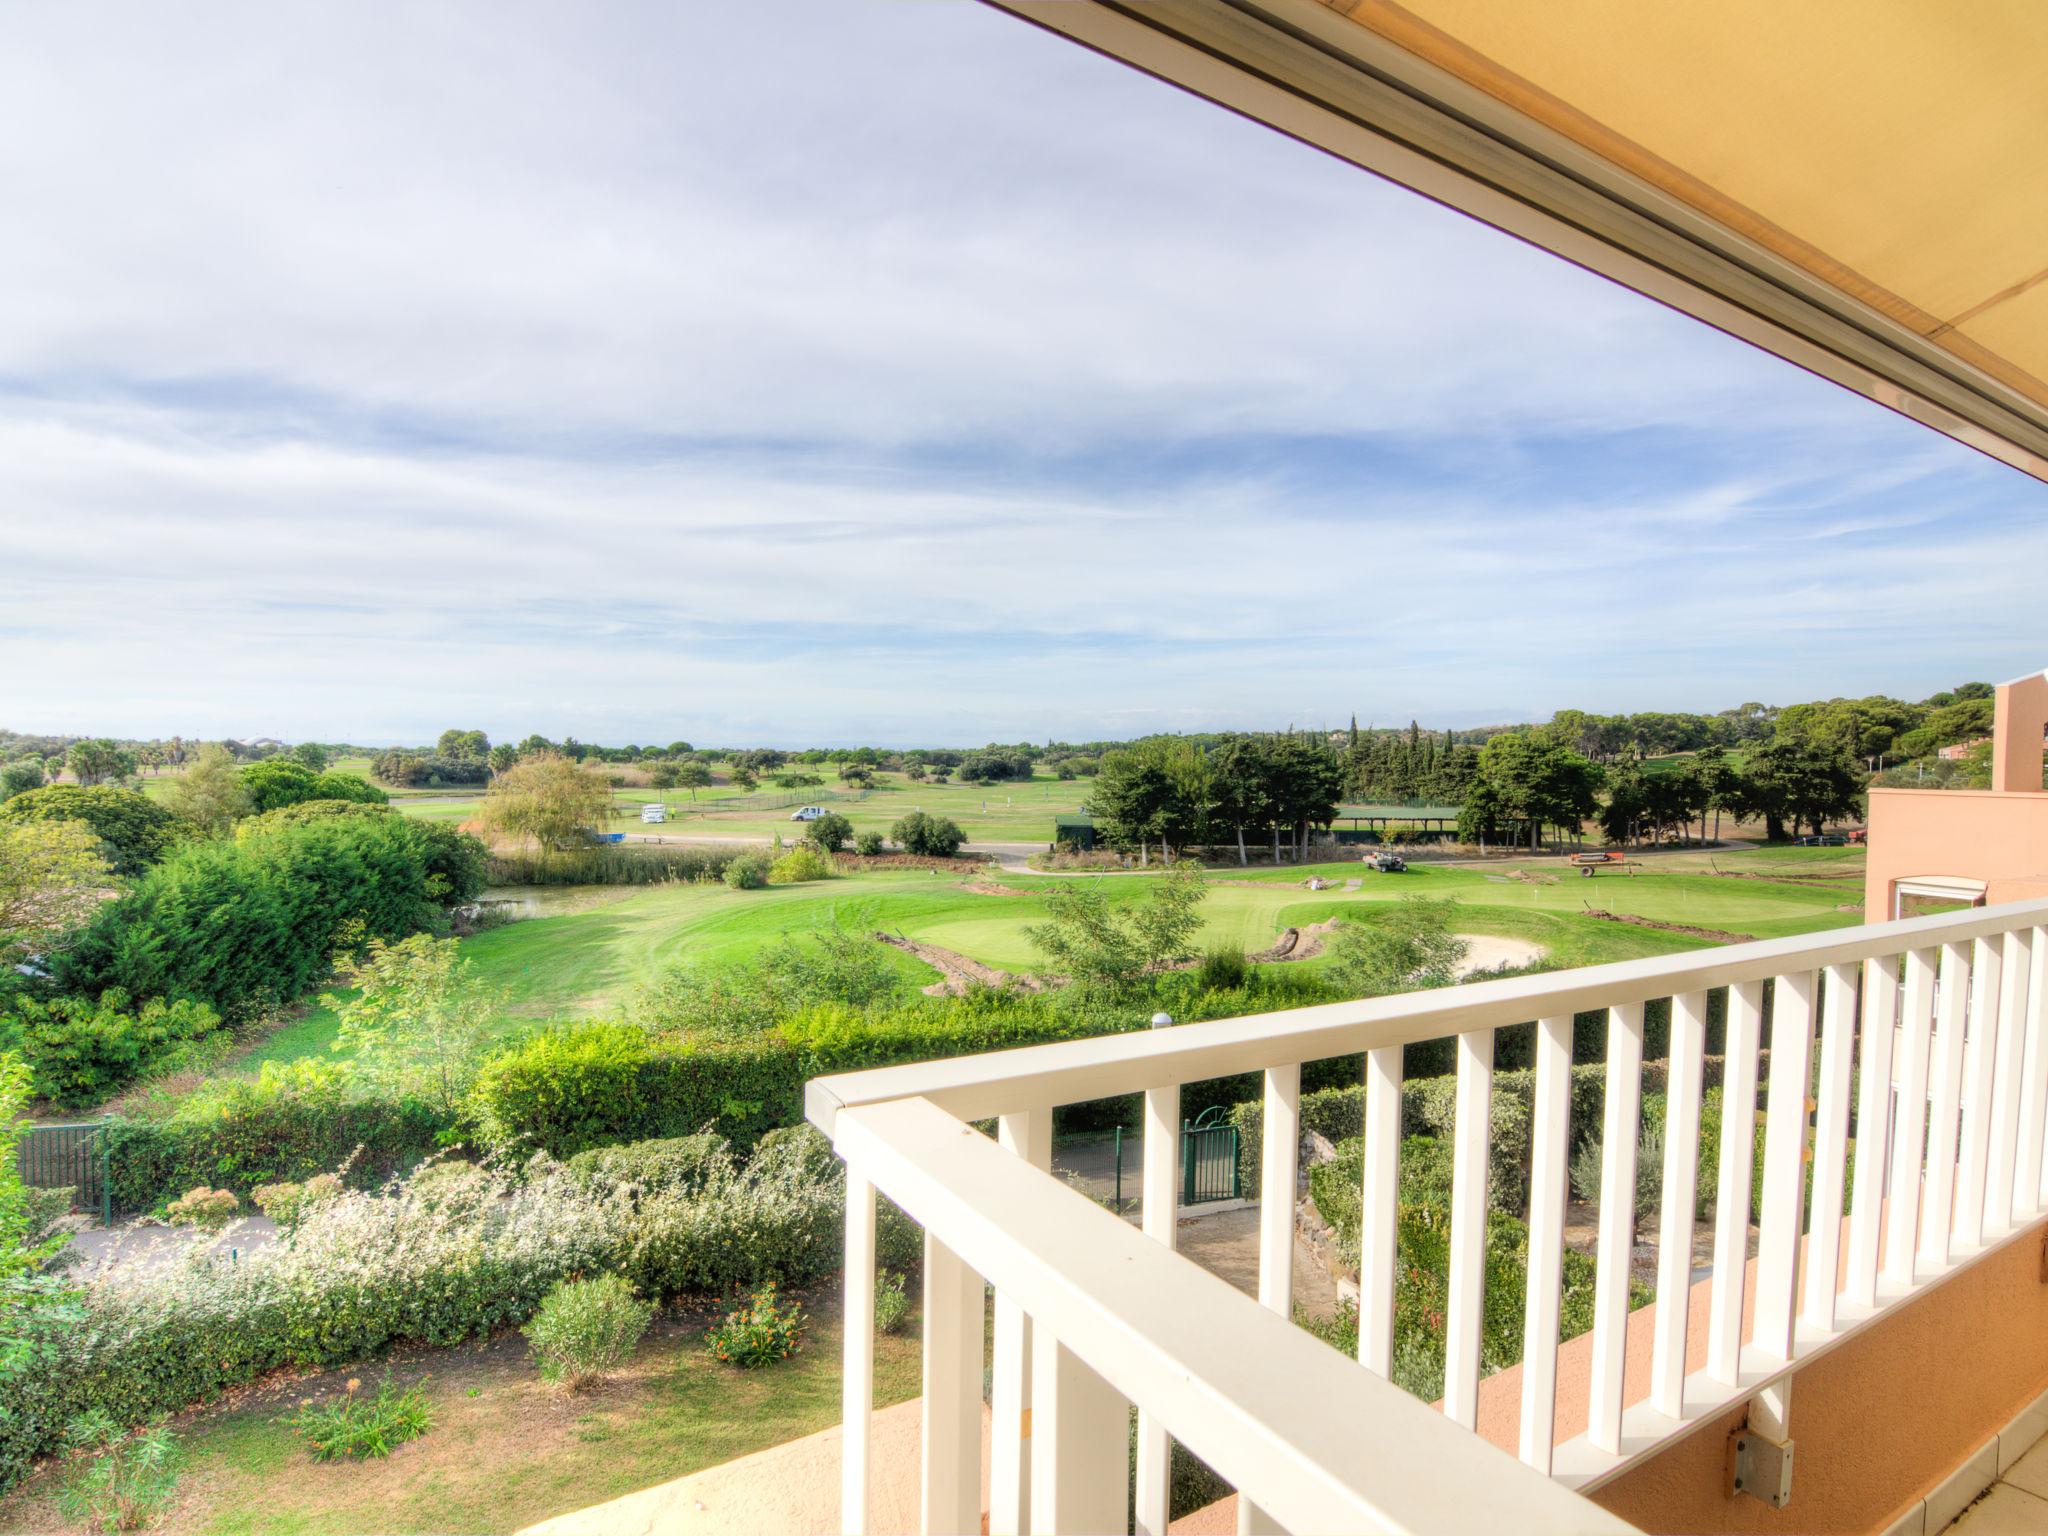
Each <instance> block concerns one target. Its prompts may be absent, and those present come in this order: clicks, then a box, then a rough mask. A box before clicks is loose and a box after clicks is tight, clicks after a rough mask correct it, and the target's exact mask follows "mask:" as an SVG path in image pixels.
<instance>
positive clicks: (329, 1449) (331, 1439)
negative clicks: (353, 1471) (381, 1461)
mask: <svg viewBox="0 0 2048 1536" xmlns="http://www.w3.org/2000/svg"><path fill="white" fill-rule="evenodd" d="M361 1394H362V1383H361V1382H360V1381H355V1380H351V1381H350V1382H349V1384H348V1386H347V1388H346V1389H345V1390H344V1391H343V1392H342V1395H341V1396H340V1397H338V1398H334V1399H332V1400H331V1401H328V1402H324V1403H308V1404H307V1405H306V1406H305V1407H304V1408H301V1409H300V1410H299V1411H298V1412H297V1413H295V1414H293V1415H292V1428H294V1429H296V1430H297V1431H298V1432H299V1435H300V1437H301V1438H302V1439H304V1440H305V1442H306V1447H307V1449H308V1450H310V1451H311V1452H312V1453H313V1459H314V1460H315V1461H344V1460H346V1461H370V1460H373V1459H377V1458H381V1457H385V1456H389V1455H390V1454H391V1453H392V1452H393V1451H394V1450H396V1449H398V1447H399V1446H401V1445H404V1444H405V1443H406V1442H407V1441H408V1440H417V1439H419V1437H420V1436H421V1435H424V1434H425V1433H426V1432H427V1431H428V1430H429V1429H430V1428H432V1427H433V1422H434V1411H433V1409H432V1407H431V1406H430V1405H429V1404H428V1402H427V1394H426V1393H425V1392H423V1391H421V1390H420V1389H419V1388H418V1387H407V1388H406V1389H405V1390H404V1391H403V1392H400V1391H396V1390H394V1389H393V1387H392V1385H391V1378H390V1377H389V1376H386V1377H385V1378H384V1381H383V1384H382V1385H380V1386H379V1387H378V1388H377V1395H376V1396H375V1397H364V1396H362V1395H361Z"/></svg>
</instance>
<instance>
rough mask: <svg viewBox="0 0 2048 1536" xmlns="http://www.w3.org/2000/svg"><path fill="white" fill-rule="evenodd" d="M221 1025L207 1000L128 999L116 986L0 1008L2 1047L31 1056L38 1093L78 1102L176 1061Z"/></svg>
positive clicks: (186, 1056)
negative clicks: (137, 1002)
mask: <svg viewBox="0 0 2048 1536" xmlns="http://www.w3.org/2000/svg"><path fill="white" fill-rule="evenodd" d="M220 1027H221V1020H220V1015H219V1014H217V1013H215V1012H214V1011H213V1010H212V1009H211V1008H209V1007H207V1006H206V1004H204V1003H198V1002H190V1001H187V1000H184V999H177V1000H172V1001H166V1000H165V999H163V998H160V997H153V998H150V999H149V1000H148V1001H147V1002H144V1003H142V1004H141V1005H140V1006H139V1007H138V1006H131V1004H130V1002H129V998H128V994H127V993H126V992H123V991H121V990H120V989H119V988H118V987H116V988H110V989H109V990H107V991H105V992H102V993H101V994H100V996H99V1000H98V1001H97V1002H95V1001H93V1000H92V999H91V998H87V997H55V998H51V999H50V1000H49V1001H48V1002H38V1001H37V1000H36V999H35V998H33V997H29V996H26V995H23V996H19V997H15V998H12V999H9V1000H8V1001H7V1002H6V1004H5V1006H4V1009H0V1050H9V1051H14V1052H16V1053H17V1054H18V1055H20V1057H21V1058H22V1060H23V1061H25V1062H27V1063H28V1067H29V1071H30V1073H31V1074H32V1075H33V1077H34V1081H35V1091H36V1093H37V1094H39V1095H40V1096H41V1097H43V1098H45V1099H48V1100H49V1101H50V1102H51V1103H53V1104H62V1105H67V1106H71V1107H82V1106H85V1105H88V1104H96V1103H98V1102H99V1101H100V1100H102V1099H104V1098H106V1097H107V1096H108V1095H110V1094H113V1093H117V1092H119V1091H120V1090H121V1089H123V1088H125V1087H127V1086H128V1085H129V1084H130V1083H132V1082H134V1081H135V1080H136V1079H137V1078H139V1077H144V1076H148V1075H150V1074H153V1073H157V1072H161V1071H165V1070H169V1069H172V1068H174V1067H176V1066H178V1065H179V1064H181V1063H182V1062H184V1061H186V1060H188V1059H189V1058H190V1051H189V1049H188V1048H189V1047H191V1046H193V1045H196V1044H198V1043H199V1042H201V1041H204V1040H206V1039H208V1038H209V1037H210V1036H212V1035H213V1034H214V1033H215V1032H216V1031H218V1030H219V1029H220Z"/></svg>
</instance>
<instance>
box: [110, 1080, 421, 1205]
mask: <svg viewBox="0 0 2048 1536" xmlns="http://www.w3.org/2000/svg"><path fill="white" fill-rule="evenodd" d="M446 1128H447V1127H446V1126H445V1123H444V1122H443V1120H442V1119H441V1117H440V1116H439V1115H438V1114H437V1113H436V1112H435V1111H434V1109H433V1108H432V1107H431V1106H430V1105H428V1104H426V1103H425V1102H424V1101H422V1100H419V1099H412V1098H396V1099H394V1098H386V1097H382V1096H378V1095H369V1094H364V1093H363V1092H362V1091H361V1090H360V1088H359V1087H358V1086H357V1085H356V1084H355V1083H354V1082H353V1081H352V1080H351V1078H350V1076H349V1074H348V1072H347V1069H346V1068H343V1067H341V1066H338V1065H336V1064H334V1063H331V1062H325V1061H318V1060H311V1061H296V1062H292V1063H290V1064H289V1065H284V1066H280V1065H278V1064H276V1063H266V1064H265V1065H264V1067H263V1069H262V1071H261V1072H260V1073H259V1075H258V1076H257V1077H255V1078H253V1079H250V1078H223V1079H219V1080H217V1081H214V1082H211V1083H208V1084H206V1085H205V1086H203V1087H201V1088H200V1089H199V1090H198V1091H196V1092H195V1093H192V1094H190V1095H188V1096H187V1097H186V1098H184V1099H182V1100H180V1101H179V1102H178V1104H177V1105H176V1107H175V1108H174V1109H172V1110H171V1111H170V1112H169V1113H167V1114H164V1115H162V1116H160V1117H155V1118H142V1117H130V1116H114V1117H112V1118H111V1119H109V1120H108V1121H107V1123H106V1126H105V1129H104V1130H103V1131H102V1132H101V1136H102V1138H103V1141H102V1144H103V1145H104V1147H105V1148H106V1153H107V1165H108V1169H109V1176H110V1184H111V1195H112V1199H113V1204H114V1207H115V1209H116V1210H122V1211H138V1210H150V1209H152V1208H154V1207H155V1206H156V1205H158V1204H159V1203H161V1202H162V1201H164V1200H167V1199H170V1198H172V1197H174V1196H176V1195H178V1194H179V1193H181V1192H183V1191H184V1190H187V1189H190V1188H191V1187H192V1186H193V1185H195V1184H210V1185H215V1186H218V1187H220V1188H223V1189H229V1190H234V1191H236V1192H238V1193H239V1192H247V1191H250V1190H253V1189H254V1188H255V1187H256V1186H257V1185H259V1184H278V1183H284V1182H290V1181H298V1180H304V1179H309V1178H311V1177H313V1176H314V1175H316V1174H320V1173H325V1172H329V1171H331V1170H333V1169H336V1168H339V1167H340V1166H341V1165H342V1164H343V1163H344V1162H349V1161H350V1160H351V1159H353V1162H352V1163H351V1173H352V1175H353V1176H354V1177H355V1178H357V1179H359V1180H361V1181H364V1182H373V1181H375V1180H378V1179H382V1178H385V1177H387V1176H389V1175H390V1174H392V1173H394V1172H396V1171H398V1170H399V1169H400V1168H403V1167H405V1166H408V1165H409V1164H411V1163H414V1162H417V1161H419V1160H420V1159H421V1158H423V1157H426V1156H428V1155H430V1154H431V1153H432V1152H434V1151H435V1150H436V1148H437V1146H438V1145H439V1141H440V1137H441V1133H442V1132H443V1131H444V1130H445V1129H446ZM358 1149H360V1150H358Z"/></svg>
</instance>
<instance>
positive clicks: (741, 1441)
mask: <svg viewBox="0 0 2048 1536" xmlns="http://www.w3.org/2000/svg"><path fill="white" fill-rule="evenodd" d="M807 1310H810V1311H812V1314H813V1316H812V1328H811V1332H810V1335H809V1337H808V1339H807V1340H806V1342H805V1345H804V1348H803V1351H802V1352H801V1353H800V1354H798V1355H797V1356H795V1357H794V1358H793V1359H790V1360H786V1361H783V1362H781V1363H780V1364H778V1365H773V1366H767V1367H764V1368H762V1369H760V1370H755V1371H737V1370H734V1369H732V1368H731V1367H729V1366H721V1365H719V1364H717V1363H716V1362H715V1361H713V1360H712V1359H711V1358H710V1356H709V1355H707V1354H706V1353H705V1352H704V1346H703V1339H704V1320H703V1317H702V1316H701V1315H684V1316H680V1317H669V1318H664V1319H662V1320H660V1321H658V1322H657V1323H656V1325H655V1328H654V1330H653V1332H651V1333H650V1334H649V1336H648V1338H647V1340H646V1341H645V1342H644V1343H643V1344H642V1345H641V1347H640V1350H639V1352H638V1354H637V1355H636V1356H635V1358H634V1359H633V1361H632V1362H631V1363H630V1364H629V1365H628V1366H627V1368H626V1369H625V1371H623V1372H622V1373H621V1374H620V1375H619V1376H618V1377H617V1378H616V1379H614V1380H613V1381H611V1382H608V1383H606V1384H604V1385H602V1386H600V1387H598V1388H597V1389H595V1390H593V1391H591V1392H589V1393H586V1394H583V1395H581V1396H575V1397H572V1396H569V1395H567V1394H564V1393H561V1392H558V1391H555V1390H554V1389H552V1388H550V1387H548V1386H546V1385H545V1384H543V1383H542V1382H541V1381H540V1379H539V1376H538V1375H537V1373H536V1372H535V1370H534V1368H533V1366H532V1364H531V1363H530V1362H529V1360H528V1358H527V1351H526V1344H525V1341H524V1340H523V1339H522V1338H521V1337H520V1336H519V1335H518V1334H516V1333H511V1334H505V1335H501V1336H500V1337H498V1338H497V1339H494V1340H492V1341H491V1342H490V1343H488V1344H484V1345H481V1346H477V1345H469V1346H464V1347H461V1348H457V1349H447V1350H432V1349H422V1350H416V1351H408V1352H403V1353H400V1354H398V1355H394V1356H393V1357H392V1358H391V1359H390V1360H389V1361H388V1362H385V1361H379V1362H377V1363H375V1364H374V1365H371V1364H365V1365H359V1366H355V1367H351V1368H345V1369H341V1370H336V1371H329V1372H326V1373H324V1374H322V1375H319V1376H314V1377H309V1378H304V1379H300V1380H287V1379H276V1380H273V1381H271V1382H269V1383H266V1384H262V1385H259V1386H257V1387H255V1388H254V1389H252V1390H251V1391H249V1392H247V1393H243V1394H240V1395H239V1396H238V1397H237V1399H236V1400H235V1401H233V1402H232V1403H229V1404H224V1405H219V1406H216V1407H213V1408H208V1409H202V1410H199V1411H197V1412H195V1413H192V1414H189V1415H187V1416H186V1417H185V1418H184V1419H183V1420H182V1421H181V1422H180V1423H179V1424H178V1425H177V1426H176V1428H177V1430H178V1433H179V1437H180V1439H181V1440H182V1442H183V1444H184V1448H185V1451H186V1454H187V1457H188V1469H187V1472H186V1475H185V1479H184V1485H183V1492H182V1494H181V1497H180V1499H179V1502H178V1504H177V1506H176V1507H175V1508H174V1509H173V1510H172V1511H171V1512H170V1514H169V1515H168V1516H167V1518H166V1519H165V1520H164V1521H163V1522H162V1523H161V1524H159V1525H156V1526H153V1527H151V1529H152V1530H154V1531H159V1532H163V1533H166V1536H200V1533H204V1536H354V1533H356V1532H360V1531H364V1530H371V1529H374V1530H377V1531H380V1532H390V1533H394V1536H399V1533H426V1532H438V1531H474V1532H501V1531H513V1530H517V1529H519V1528H520V1527H521V1526H524V1525H528V1524H530V1523H532V1522H534V1521H536V1520H541V1519H545V1518H546V1517H547V1516H549V1515H556V1514H563V1513H566V1512H567V1511H569V1510H573V1509H580V1508H582V1507H584V1506H585V1505H589V1504H595V1503H599V1502H601V1501H603V1500H605V1499H610V1498H616V1497H618V1496H619V1495H621V1494H626V1493H632V1492H635V1491H636V1490H638V1489H641V1488H646V1487H650V1486H652V1485H654V1484H656V1483H663V1482H667V1481H669V1480H670V1479H671V1478H677V1477H682V1476H685V1475H686V1474H688V1473H691V1472H695V1471H698V1470H700V1469H702V1468H705V1467H713V1466H717V1465H719V1464H721V1463H723V1462H727V1461H730V1460H732V1459H733V1458H734V1457H736V1456H745V1455H749V1454H751V1453H752V1452H754V1451H759V1450H765V1449H767V1448H768V1447H769V1446H773V1445H780V1444H782V1443H783V1442H784V1441H786V1440H793V1439H796V1438H797V1437H799V1436H801V1435H807V1434H811V1433H812V1432H814V1431H816V1430H820V1429H824V1428H827V1427H828V1426H830V1425H833V1424H836V1423H838V1422H839V1351H840V1332H839V1320H838V1315H837V1299H836V1297H833V1296H830V1295H825V1294H820V1295H819V1296H817V1297H815V1298H811V1299H809V1304H808V1306H807ZM387 1365H388V1367H389V1369H390V1371H391V1375H392V1378H393V1380H394V1381H396V1382H398V1383H400V1384H401V1385H411V1384H412V1383H414V1382H416V1381H418V1382H422V1383H423V1384H424V1386H425V1390H426V1393H427V1396H428V1398H429V1399H430V1400H431V1402H432V1404H433V1408H434V1426H433V1428H432V1429H430V1430H429V1431H428V1432H427V1434H426V1435H425V1436H423V1437H422V1438H421V1439H419V1440H416V1441H414V1442H412V1443H411V1444H409V1445H404V1446H401V1447H399V1449H398V1450H396V1451H395V1452H393V1453H392V1454H391V1456H389V1457H388V1458H386V1459H384V1460H382V1461H367V1462H360V1463H356V1462H336V1463H327V1464H321V1463H316V1462H314V1461H313V1460H312V1458H311V1457H310V1456H309V1455H308V1454H307V1452H306V1448H305V1444H304V1442H303V1441H301V1440H300V1439H299V1438H298V1436H297V1435H296V1434H295V1433H294V1432H293V1430H292V1428H291V1426H290V1424H289V1422H288V1420H289V1419H290V1417H291V1415H292V1414H293V1413H295V1412H296V1411H297V1409H298V1405H299V1403H300V1402H301V1401H302V1400H304V1399H307V1398H316V1399H322V1400H324V1399H326V1398H329V1397H332V1396H337V1395H339V1393H340V1392H341V1391H342V1388H343V1386H344V1384H345V1383H346V1381H347V1380H348V1378H349V1377H350V1375H351V1374H352V1373H353V1374H354V1375H355V1376H357V1377H358V1378H360V1379H361V1380H362V1382H363V1384H364V1388H365V1389H366V1390H370V1391H374V1390H375V1388H376V1385H377V1382H378V1381H379V1380H380V1379H381V1378H382V1375H383V1372H384V1370H385V1368H386V1367H387ZM918 1371H919V1348H918V1342H917V1338H916V1335H915V1332H914V1331H910V1330H906V1331H905V1332H904V1333H902V1334H897V1335H891V1334H880V1335H878V1336H877V1337H876V1339H875V1406H876V1407H878V1408H882V1407H887V1406H889V1405H890V1404H893V1403H899V1402H902V1401H904V1400H905V1399H907V1398H911V1397H914V1396H916V1395H917V1391H918ZM61 1470H62V1469H61V1468H58V1467H54V1466H53V1467H47V1468H45V1469H44V1470H43V1471H42V1472H40V1473H38V1474H37V1475H36V1476H34V1477H33V1478H31V1479H30V1480H29V1481H28V1482H27V1483H25V1484H24V1485H23V1486H22V1487H21V1488H20V1489H18V1490H16V1491H15V1493H14V1494H13V1495H12V1496H11V1497H9V1498H8V1499H7V1500H6V1501H5V1502H4V1503H0V1530H7V1531H38V1532H40V1531H68V1530H73V1529H75V1527H73V1526H70V1525H67V1524H66V1523H65V1522H64V1521H63V1520H62V1518H61V1516H60V1515H59V1514H58V1511H57V1509H56V1504H55V1493H56V1490H57V1486H58V1481H59V1477H58V1474H59V1473H60V1471H61Z"/></svg>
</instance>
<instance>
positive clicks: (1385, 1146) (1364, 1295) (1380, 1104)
mask: <svg viewBox="0 0 2048 1536" xmlns="http://www.w3.org/2000/svg"><path fill="white" fill-rule="evenodd" d="M1364 1196H1365V1205H1364V1210H1363V1213H1362V1215H1363V1228H1362V1231H1361V1232H1360V1241H1359V1261H1358V1363H1359V1364H1360V1365H1362V1366H1364V1367H1365V1368H1366V1369H1367V1370H1369V1371H1371V1372H1372V1373H1373V1374H1374V1375H1376V1376H1386V1375H1388V1374H1390V1373H1391V1372H1392V1370H1393V1368H1394V1241H1395V1235H1396V1232H1397V1230H1398V1217H1399V1215H1400V1205H1401V1047H1400V1046H1398V1045H1384V1046H1381V1047H1380V1048H1379V1049H1378V1050H1376V1051H1367V1052H1366V1053H1365V1190H1364Z"/></svg>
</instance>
